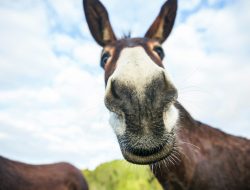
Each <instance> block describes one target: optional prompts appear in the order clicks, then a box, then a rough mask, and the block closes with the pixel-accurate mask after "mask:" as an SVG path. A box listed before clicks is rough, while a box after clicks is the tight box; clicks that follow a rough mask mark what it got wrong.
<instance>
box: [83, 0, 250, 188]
mask: <svg viewBox="0 0 250 190" xmlns="http://www.w3.org/2000/svg"><path fill="white" fill-rule="evenodd" d="M83 3H84V11H85V16H86V20H87V22H88V25H89V28H90V31H91V34H92V35H93V37H94V38H95V40H96V42H97V43H98V44H99V45H101V46H102V47H103V51H102V56H101V66H102V67H103V68H104V70H105V84H106V90H105V105H106V107H107V108H108V109H109V110H110V112H111V117H110V124H111V126H112V127H113V129H114V132H115V133H116V136H117V139H118V142H119V145H120V148H121V151H122V154H123V156H124V158H125V159H126V160H128V161H129V162H132V163H135V164H149V165H150V166H151V169H152V171H153V173H154V174H155V176H156V177H157V178H158V180H159V181H160V183H161V184H162V186H163V187H164V188H165V189H181V190H184V189H190V190H191V189H192V190H236V189H237V190H238V189H239V190H247V189H250V173H249V171H250V141H249V140H247V139H244V138H240V137H235V136H232V135H228V134H226V133H223V132H222V131H220V130H218V129H215V128H212V127H210V126H207V125H205V124H202V123H200V122H198V121H196V120H194V119H193V118H192V117H191V116H190V115H189V113H188V112H187V111H186V110H185V109H184V108H183V107H182V106H181V105H180V103H179V102H178V100H177V97H178V93H177V89H176V88H175V86H174V84H173V83H172V82H171V80H170V78H169V76H168V74H167V69H164V65H163V63H162V61H163V58H164V52H163V49H162V48H161V44H162V43H163V42H164V41H165V40H166V39H167V37H168V35H169V34H170V32H171V30H172V27H173V25H174V21H175V17H176V11H177V0H168V1H167V2H166V3H165V4H164V5H163V6H162V8H161V11H160V13H159V15H158V16H157V18H156V20H155V21H154V22H153V24H152V25H151V27H150V28H149V30H148V31H147V32H146V34H145V36H144V37H143V38H123V39H117V38H116V36H115V34H114V32H113V30H112V27H111V24H110V22H109V18H108V13H107V11H106V9H105V7H104V6H103V5H102V4H101V3H100V1H99V0H84V1H83Z"/></svg>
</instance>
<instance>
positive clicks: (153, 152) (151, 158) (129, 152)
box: [121, 144, 173, 165]
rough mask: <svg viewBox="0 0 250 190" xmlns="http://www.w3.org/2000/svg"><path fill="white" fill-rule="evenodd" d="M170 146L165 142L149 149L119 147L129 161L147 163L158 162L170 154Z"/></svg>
mask: <svg viewBox="0 0 250 190" xmlns="http://www.w3.org/2000/svg"><path fill="white" fill-rule="evenodd" d="M172 148H173V147H172V146H171V145H169V144H165V145H164V146H161V147H156V148H153V149H150V150H142V149H141V150H140V151H139V152H138V150H136V151H135V150H133V149H127V148H121V151H122V154H123V156H124V158H125V159H126V160H127V161H128V162H131V163H134V164H140V165H147V164H153V163H156V162H159V161H161V160H163V159H165V158H166V157H168V156H169V155H170V154H171V150H172Z"/></svg>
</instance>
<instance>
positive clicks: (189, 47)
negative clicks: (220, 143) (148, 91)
mask: <svg viewBox="0 0 250 190" xmlns="http://www.w3.org/2000/svg"><path fill="white" fill-rule="evenodd" d="M103 3H104V4H105V5H106V7H107V8H108V10H109V12H110V18H111V22H112V24H113V27H114V29H115V32H116V33H117V34H118V36H122V34H123V33H124V32H125V33H126V32H127V31H130V30H132V35H133V36H142V35H143V34H144V33H145V32H146V30H147V28H148V27H149V26H150V24H151V23H152V22H153V20H154V18H155V17H156V15H157V14H158V11H159V9H160V6H161V5H162V4H163V3H164V0H159V1H155V2H154V3H145V1H142V0H136V1H133V2H132V3H131V2H129V1H119V0H116V1H113V0H112V1H111V0H103ZM247 7H249V1H247V0H243V1H237V2H236V1H234V2H232V1H225V0H220V1H213V0H208V1H200V0H192V1H190V0H181V1H180V3H179V13H178V18H177V23H176V26H175V29H174V31H173V33H172V36H171V37H170V38H169V39H168V41H167V42H166V44H165V45H164V47H165V50H166V60H165V62H166V68H167V69H168V70H169V73H171V74H172V78H173V81H174V82H175V83H176V85H177V87H178V88H179V89H180V101H181V102H182V103H183V104H184V105H185V106H186V107H187V108H188V110H189V111H190V112H191V113H192V114H193V115H194V116H195V118H197V119H200V120H202V121H205V122H207V123H209V124H211V125H214V126H216V127H219V128H221V129H223V130H226V131H227V132H230V133H233V134H237V135H243V136H247V137H250V133H249V129H248V128H249V119H248V115H249V114H250V104H249V101H248V97H249V96H250V89H249V88H248V86H247V81H248V80H249V73H250V66H249V58H250V57H249V56H250V54H249V51H250V46H249V44H250V43H249V37H248V35H249V33H250V31H249V30H250V28H248V27H247V24H246V23H249V20H250V15H249V14H248V11H244V10H245V9H247ZM0 14H1V15H2V16H1V17H0V24H1V29H0V44H1V45H0V149H1V154H2V155H5V156H8V157H11V158H14V159H18V160H22V161H26V162H32V163H40V162H54V161H60V160H66V161H70V162H73V163H74V164H77V165H78V166H79V167H94V166H96V165H97V164H99V163H100V162H103V161H107V160H110V159H115V158H122V155H121V153H120V150H119V147H118V143H117V142H116V138H115V135H114V134H113V132H112V129H111V127H109V125H108V122H107V121H108V111H107V110H106V109H105V107H104V105H103V95H104V82H103V72H102V69H101V68H100V67H99V54H100V50H101V48H100V47H99V46H98V45H97V44H95V42H94V41H93V39H92V38H91V36H90V33H89V31H88V28H87V25H86V23H85V19H84V16H83V10H82V4H81V1H78V0H73V1H61V0H58V1H31V0H30V1H29V0H27V1H24V2H22V3H21V2H13V1H5V2H1V3H0Z"/></svg>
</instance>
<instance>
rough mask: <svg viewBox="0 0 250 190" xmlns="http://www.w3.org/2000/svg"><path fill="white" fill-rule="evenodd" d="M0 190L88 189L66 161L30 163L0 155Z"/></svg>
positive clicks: (78, 174) (79, 173) (82, 179)
mask: <svg viewBox="0 0 250 190" xmlns="http://www.w3.org/2000/svg"><path fill="white" fill-rule="evenodd" d="M0 190H88V185H87V182H86V181H85V179H84V178H83V175H82V173H81V172H80V171H79V170H78V169H77V168H75V167H74V166H73V165H71V164H68V163H56V164H48V165H30V164H25V163H21V162H17V161H12V160H9V159H7V158H4V157H2V156H0Z"/></svg>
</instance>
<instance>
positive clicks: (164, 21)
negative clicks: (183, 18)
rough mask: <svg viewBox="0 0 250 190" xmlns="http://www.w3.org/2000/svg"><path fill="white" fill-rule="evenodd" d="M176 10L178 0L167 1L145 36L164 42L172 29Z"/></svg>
mask: <svg viewBox="0 0 250 190" xmlns="http://www.w3.org/2000/svg"><path fill="white" fill-rule="evenodd" d="M176 12H177V0H168V1H166V2H165V3H164V5H163V6H162V8H161V11H160V13H159V15H158V16H157V18H156V19H155V21H154V22H153V24H152V25H151V26H150V27H149V29H148V31H147V32H146V34H145V37H146V38H149V39H155V40H157V41H159V42H160V43H163V42H164V41H165V40H166V39H167V37H168V36H169V34H170V33H171V31H172V28H173V26H174V22H175V18H176Z"/></svg>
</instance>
